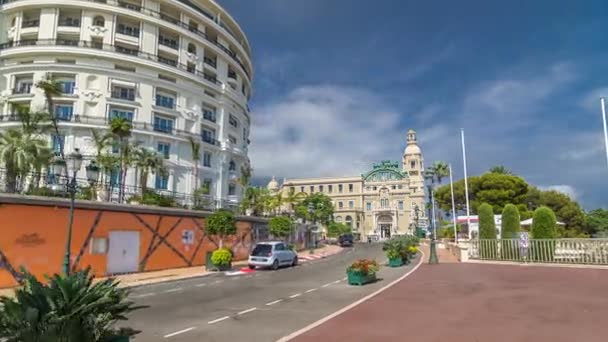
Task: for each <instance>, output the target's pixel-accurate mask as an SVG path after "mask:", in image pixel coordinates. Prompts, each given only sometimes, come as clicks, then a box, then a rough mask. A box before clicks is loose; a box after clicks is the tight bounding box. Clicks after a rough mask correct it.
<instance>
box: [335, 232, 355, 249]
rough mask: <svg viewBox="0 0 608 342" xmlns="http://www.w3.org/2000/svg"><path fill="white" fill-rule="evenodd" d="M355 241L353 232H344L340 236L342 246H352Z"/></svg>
mask: <svg viewBox="0 0 608 342" xmlns="http://www.w3.org/2000/svg"><path fill="white" fill-rule="evenodd" d="M353 241H354V238H353V234H343V235H340V237H339V238H338V244H339V245H340V247H352V246H353Z"/></svg>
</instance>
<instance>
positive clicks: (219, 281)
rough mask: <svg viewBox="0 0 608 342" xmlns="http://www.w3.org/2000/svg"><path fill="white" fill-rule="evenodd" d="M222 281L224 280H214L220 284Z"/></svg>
mask: <svg viewBox="0 0 608 342" xmlns="http://www.w3.org/2000/svg"><path fill="white" fill-rule="evenodd" d="M221 282H223V280H216V281H214V282H213V284H219V283H221Z"/></svg>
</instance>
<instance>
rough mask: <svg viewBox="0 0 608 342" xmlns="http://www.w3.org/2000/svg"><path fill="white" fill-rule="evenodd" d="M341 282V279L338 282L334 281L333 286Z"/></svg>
mask: <svg viewBox="0 0 608 342" xmlns="http://www.w3.org/2000/svg"><path fill="white" fill-rule="evenodd" d="M341 281H342V280H341V279H338V280H336V281H334V282H333V283H332V284H337V283H339V282H341Z"/></svg>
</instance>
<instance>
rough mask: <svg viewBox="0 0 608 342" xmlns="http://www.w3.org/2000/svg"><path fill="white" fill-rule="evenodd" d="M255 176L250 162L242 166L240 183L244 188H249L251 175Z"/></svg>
mask: <svg viewBox="0 0 608 342" xmlns="http://www.w3.org/2000/svg"><path fill="white" fill-rule="evenodd" d="M252 174H253V168H252V167H251V164H250V163H249V160H248V161H247V162H246V163H244V164H243V165H242V166H241V177H240V178H239V183H240V184H241V186H242V187H244V188H245V187H247V186H249V182H250V181H251V175H252Z"/></svg>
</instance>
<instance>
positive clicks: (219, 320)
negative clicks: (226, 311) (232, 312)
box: [207, 316, 230, 324]
mask: <svg viewBox="0 0 608 342" xmlns="http://www.w3.org/2000/svg"><path fill="white" fill-rule="evenodd" d="M228 318H230V316H224V317H220V318H218V319H214V320H213V321H209V322H207V324H213V323H217V322H221V321H223V320H225V319H228Z"/></svg>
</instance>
